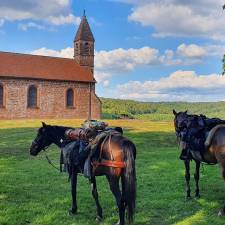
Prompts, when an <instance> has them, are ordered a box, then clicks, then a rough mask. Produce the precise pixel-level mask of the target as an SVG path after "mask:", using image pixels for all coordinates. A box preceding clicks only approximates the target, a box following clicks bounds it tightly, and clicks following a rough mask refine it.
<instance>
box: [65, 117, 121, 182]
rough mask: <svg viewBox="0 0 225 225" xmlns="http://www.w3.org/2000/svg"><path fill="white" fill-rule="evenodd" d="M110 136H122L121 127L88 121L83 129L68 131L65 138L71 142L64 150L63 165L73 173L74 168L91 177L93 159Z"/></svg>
mask: <svg viewBox="0 0 225 225" xmlns="http://www.w3.org/2000/svg"><path fill="white" fill-rule="evenodd" d="M110 134H114V135H115V134H116V135H122V134H123V130H122V128H121V127H108V124H107V123H105V122H103V121H97V120H86V121H85V122H84V124H82V127H81V128H74V129H68V130H66V132H65V138H66V139H67V140H69V141H71V142H70V143H69V144H66V145H65V146H64V147H63V148H62V153H61V159H62V160H61V163H62V164H64V170H66V171H67V172H69V174H70V173H71V169H72V167H73V166H76V167H77V168H79V169H80V172H81V173H82V174H83V175H84V176H85V177H88V178H90V177H91V158H92V157H93V156H94V154H95V152H96V149H97V147H98V145H99V143H101V142H102V140H103V139H105V138H106V137H107V136H108V135H110Z"/></svg>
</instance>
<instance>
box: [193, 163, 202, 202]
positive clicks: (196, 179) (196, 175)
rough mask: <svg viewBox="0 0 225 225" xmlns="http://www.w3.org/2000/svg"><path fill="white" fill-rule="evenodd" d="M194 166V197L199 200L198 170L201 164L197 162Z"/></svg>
mask: <svg viewBox="0 0 225 225" xmlns="http://www.w3.org/2000/svg"><path fill="white" fill-rule="evenodd" d="M195 164H196V168H195V174H194V178H195V184H196V189H195V197H197V198H200V194H199V177H200V176H199V170H200V165H201V163H200V162H199V161H195Z"/></svg>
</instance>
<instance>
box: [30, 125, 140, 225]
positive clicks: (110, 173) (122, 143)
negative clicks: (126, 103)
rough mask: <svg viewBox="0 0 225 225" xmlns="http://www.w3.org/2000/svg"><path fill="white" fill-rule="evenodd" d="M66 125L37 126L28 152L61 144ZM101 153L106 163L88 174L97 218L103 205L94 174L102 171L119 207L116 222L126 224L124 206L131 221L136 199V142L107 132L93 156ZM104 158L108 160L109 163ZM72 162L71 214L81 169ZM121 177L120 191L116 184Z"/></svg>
mask: <svg viewBox="0 0 225 225" xmlns="http://www.w3.org/2000/svg"><path fill="white" fill-rule="evenodd" d="M67 129H68V127H61V126H51V125H46V124H45V123H43V126H42V127H41V128H39V130H38V133H37V137H36V138H35V140H34V141H33V142H32V145H31V147H30V154H31V155H33V156H36V155H38V153H39V152H40V151H41V150H44V149H46V148H47V147H48V146H50V145H51V144H55V145H57V146H58V147H59V148H61V147H62V140H63V139H65V131H66V130H67ZM100 155H101V158H102V159H104V162H105V164H104V163H103V164H98V165H97V166H95V168H94V172H93V176H92V178H91V186H92V195H93V198H94V199H95V203H96V206H97V219H98V220H101V219H102V208H101V205H100V203H99V200H98V192H97V185H96V178H95V176H102V175H105V176H106V177H107V179H108V182H109V185H110V189H111V191H112V193H113V195H114V197H115V199H116V203H117V206H118V209H119V222H118V223H117V224H118V225H124V224H125V209H127V214H128V221H129V223H132V221H133V216H134V213H135V201H136V172H135V158H136V148H135V145H134V144H133V143H132V142H131V141H130V140H129V139H127V138H125V137H123V136H120V135H113V134H112V135H110V136H107V137H106V138H105V139H104V140H103V141H102V142H101V143H100V144H99V146H98V148H97V151H96V153H95V155H94V157H95V158H96V159H98V158H99V156H100ZM106 162H108V164H107V163H106ZM110 162H111V163H110ZM109 164H110V165H109ZM71 166H72V173H71V192H72V207H71V209H70V210H69V212H70V214H75V213H76V212H77V201H76V186H77V175H78V173H79V172H80V169H79V168H78V167H77V166H76V165H71ZM120 179H121V185H122V193H121V191H120V187H119V181H120Z"/></svg>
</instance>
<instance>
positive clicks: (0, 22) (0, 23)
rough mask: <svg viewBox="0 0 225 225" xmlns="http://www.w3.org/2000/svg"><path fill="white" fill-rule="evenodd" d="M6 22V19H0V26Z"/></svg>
mask: <svg viewBox="0 0 225 225" xmlns="http://www.w3.org/2000/svg"><path fill="white" fill-rule="evenodd" d="M4 23H5V20H3V19H0V27H2V26H3V25H4Z"/></svg>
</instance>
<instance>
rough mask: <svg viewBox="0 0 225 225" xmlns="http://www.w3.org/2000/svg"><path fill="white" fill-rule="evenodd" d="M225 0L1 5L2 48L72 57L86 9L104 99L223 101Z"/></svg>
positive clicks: (51, 0) (59, 0)
mask: <svg viewBox="0 0 225 225" xmlns="http://www.w3.org/2000/svg"><path fill="white" fill-rule="evenodd" d="M223 3H224V1H223V0H198V1H196V0H195V1H194V0H161V1H158V0H73V1H70V0H45V1H39V0H21V1H17V0H1V1H0V50H1V51H10V52H21V53H31V54H41V55H50V56H57V57H72V56H73V49H72V45H73V39H74V36H75V33H76V30H77V28H78V25H79V23H80V18H81V17H82V14H83V10H84V9H85V10H86V15H87V18H88V21H89V23H90V26H91V29H92V31H93V34H94V36H95V40H96V43H95V77H96V79H97V81H98V83H97V85H96V91H97V94H98V95H99V96H102V97H113V98H125V99H133V100H140V101H220V100H225V77H222V76H221V75H220V73H221V70H222V65H221V64H222V63H221V58H222V55H223V54H224V53H225V18H224V17H225V12H223V11H222V5H223Z"/></svg>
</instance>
